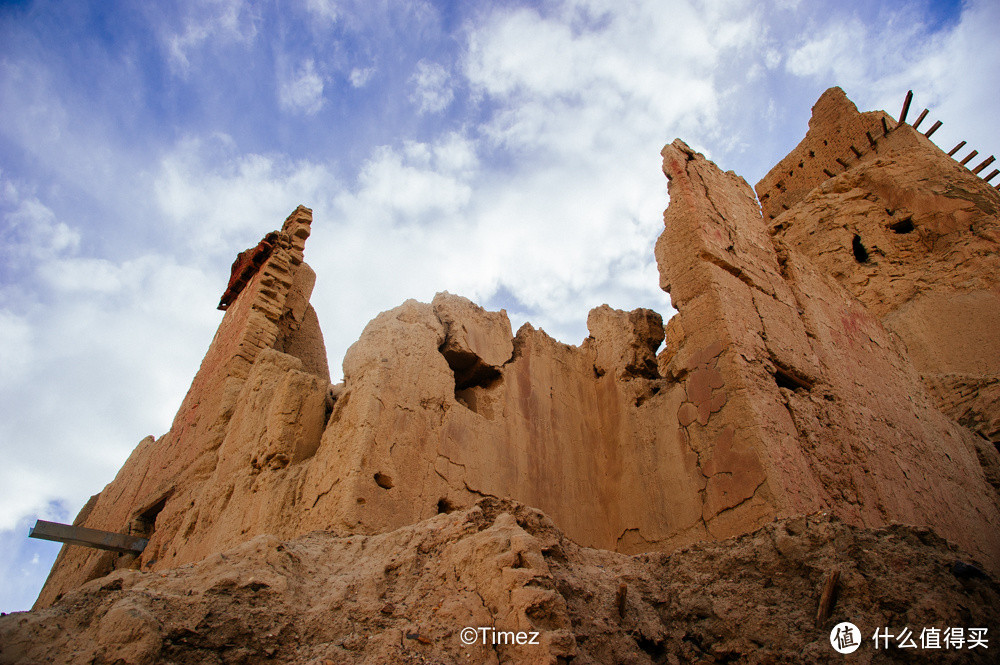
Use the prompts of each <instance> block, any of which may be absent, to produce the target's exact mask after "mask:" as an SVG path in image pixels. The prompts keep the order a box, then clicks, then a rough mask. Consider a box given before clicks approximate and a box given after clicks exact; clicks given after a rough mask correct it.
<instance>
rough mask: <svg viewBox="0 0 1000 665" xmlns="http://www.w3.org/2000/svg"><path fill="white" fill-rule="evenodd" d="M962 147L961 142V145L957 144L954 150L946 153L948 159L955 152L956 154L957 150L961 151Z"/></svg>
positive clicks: (963, 142)
mask: <svg viewBox="0 0 1000 665" xmlns="http://www.w3.org/2000/svg"><path fill="white" fill-rule="evenodd" d="M964 145H965V141H962V142H961V143H959V144H958V145H957V146H955V147H954V148H952V149H951V150H949V151H948V156H949V157H951V156H953V155H954V154H955V153H956V152H958V151H959V150H961V149H962V146H964Z"/></svg>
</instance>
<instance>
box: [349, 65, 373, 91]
mask: <svg viewBox="0 0 1000 665" xmlns="http://www.w3.org/2000/svg"><path fill="white" fill-rule="evenodd" d="M374 74H375V68H374V67H365V68H358V67H355V68H354V69H352V70H351V74H350V76H349V77H348V78H349V80H350V82H351V85H352V86H353V87H355V88H363V87H365V85H367V83H368V81H370V80H371V78H372V76H373V75H374Z"/></svg>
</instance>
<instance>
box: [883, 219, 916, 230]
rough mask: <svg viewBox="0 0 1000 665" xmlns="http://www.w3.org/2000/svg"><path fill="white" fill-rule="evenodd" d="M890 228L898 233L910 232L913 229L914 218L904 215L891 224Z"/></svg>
mask: <svg viewBox="0 0 1000 665" xmlns="http://www.w3.org/2000/svg"><path fill="white" fill-rule="evenodd" d="M889 228H890V229H892V230H893V231H894V232H896V233H910V232H912V231H913V228H914V227H913V218H912V217H904V218H903V219H901V220H899V221H898V222H893V223H892V224H890V225H889Z"/></svg>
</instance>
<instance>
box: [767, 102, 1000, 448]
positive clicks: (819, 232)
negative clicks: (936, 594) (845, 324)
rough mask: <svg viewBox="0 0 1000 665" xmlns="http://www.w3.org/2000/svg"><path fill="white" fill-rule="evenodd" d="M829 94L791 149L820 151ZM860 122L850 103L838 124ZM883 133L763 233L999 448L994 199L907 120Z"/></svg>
mask: <svg viewBox="0 0 1000 665" xmlns="http://www.w3.org/2000/svg"><path fill="white" fill-rule="evenodd" d="M840 94H842V93H840ZM838 97H839V95H836V94H832V93H827V94H826V95H824V97H823V99H821V100H820V102H819V103H818V104H817V106H816V108H815V109H814V117H813V120H812V121H811V123H810V132H809V134H808V135H807V136H806V138H805V139H804V140H803V142H802V144H800V146H799V147H798V148H796V151H793V153H792V154H797V153H801V152H803V151H806V152H808V151H817V150H822V149H823V145H822V144H823V141H824V140H825V139H824V138H823V137H824V136H825V135H826V133H825V132H824V131H820V130H824V129H825V125H826V124H829V119H828V118H827V116H826V115H823V114H824V113H825V110H824V107H825V106H827V105H828V103H826V102H825V101H824V100H828V98H829V99H835V98H838ZM848 104H849V102H848ZM817 114H819V115H817ZM868 115H869V114H858V113H857V111H856V110H855V109H854V108H853V105H851V106H850V108H845V109H842V111H841V117H842V119H841V120H840V121H839V122H840V124H841V125H845V126H848V125H849V126H852V127H855V130H854V131H855V133H857V132H858V131H860V128H862V127H864V126H867V125H868V124H871V119H870V118H867V117H866V116H868ZM824 118H826V119H824ZM890 127H892V129H891V131H890V132H889V133H888V134H886V135H884V136H883V134H882V131H881V130H880V131H879V132H878V134H877V141H876V145H875V146H874V147H873V148H868V149H867V151H866V155H865V159H863V160H858V163H857V164H852V166H851V168H850V169H849V170H847V171H844V172H838V175H837V176H836V177H834V178H828V177H826V176H825V174H824V175H823V176H822V177H820V178H819V179H818V180H817V181H814V182H815V185H816V186H815V187H814V188H810V191H809V192H808V193H807V194H805V195H801V196H799V197H798V198H797V200H796V201H791V200H790V199H789V201H788V202H791V206H790V207H789V206H788V205H787V203H788V202H786V205H785V210H784V211H782V210H777V211H774V212H772V213H771V217H773V219H772V220H771V222H770V232H771V233H772V234H773V235H774V236H775V238H776V240H778V241H779V242H780V243H781V244H786V245H788V246H792V247H794V248H795V249H796V250H798V251H799V252H801V253H802V254H804V255H805V256H806V257H808V259H809V261H810V262H811V263H812V264H813V265H814V266H815V267H816V268H817V269H819V270H820V271H823V272H826V273H827V274H829V275H832V276H833V277H834V278H836V280H837V282H838V283H839V284H841V285H842V286H843V287H844V288H846V289H847V290H848V291H849V292H850V293H851V295H852V296H854V297H855V298H856V299H857V300H858V301H860V302H861V303H862V304H863V305H864V306H865V308H866V309H867V310H868V312H870V313H871V314H873V315H874V316H876V317H877V318H878V319H879V320H880V321H881V322H882V324H883V325H885V326H886V327H887V328H888V329H890V330H891V331H892V332H894V333H896V334H897V335H899V337H900V338H901V339H902V341H903V344H904V347H905V350H906V355H907V357H908V359H909V360H910V361H911V362H912V363H913V365H914V366H915V367H916V369H917V371H919V372H920V374H921V376H922V377H923V379H924V381H925V383H926V384H927V387H928V388H929V389H930V393H931V395H932V396H933V397H934V398H935V400H936V403H937V404H938V407H939V408H940V409H941V410H942V411H944V412H945V413H946V414H948V415H949V416H950V417H951V418H952V419H954V420H956V421H958V422H960V423H961V424H963V425H966V426H968V427H970V428H971V429H973V430H974V431H976V432H978V433H979V434H981V435H982V436H983V437H985V438H986V439H988V440H990V441H992V442H993V443H994V444H1000V404H998V402H997V392H998V391H1000V353H997V349H1000V277H998V275H1000V194H998V193H997V191H996V190H995V189H994V188H992V187H990V186H989V185H987V184H986V183H985V182H984V181H983V180H981V179H980V178H978V177H976V175H974V174H973V173H972V172H971V171H969V170H968V169H967V168H966V167H964V166H962V165H960V164H959V163H958V162H956V161H954V160H952V159H950V158H948V157H947V156H946V155H944V153H942V152H941V150H940V149H938V148H937V147H936V146H935V145H933V144H932V143H931V142H930V141H929V140H927V139H926V138H925V137H924V136H923V135H921V134H920V133H919V132H917V131H915V130H914V129H913V128H912V127H910V126H909V125H905V124H904V125H900V126H899V127H896V126H895V122H892V123H891V125H890ZM865 141H866V142H867V138H866V139H865ZM773 177H774V171H772V173H771V174H768V177H766V178H765V179H764V180H762V181H761V182H760V183H758V185H757V192H758V194H759V195H760V196H761V198H762V200H764V197H765V193H764V190H765V189H766V188H767V187H768V183H769V182H770V181H771V180H773ZM765 209H767V205H766V203H765Z"/></svg>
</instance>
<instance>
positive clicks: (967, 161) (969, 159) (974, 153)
mask: <svg viewBox="0 0 1000 665" xmlns="http://www.w3.org/2000/svg"><path fill="white" fill-rule="evenodd" d="M978 154H979V151H978V150H973V151H972V152H970V153H969V156H968V157H966V158H965V159H963V160H962V161H960V162H959V164H961V165H962V166H965V165H966V164H968V163H969V162H971V161H972V158H973V157H975V156H976V155H978Z"/></svg>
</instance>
